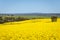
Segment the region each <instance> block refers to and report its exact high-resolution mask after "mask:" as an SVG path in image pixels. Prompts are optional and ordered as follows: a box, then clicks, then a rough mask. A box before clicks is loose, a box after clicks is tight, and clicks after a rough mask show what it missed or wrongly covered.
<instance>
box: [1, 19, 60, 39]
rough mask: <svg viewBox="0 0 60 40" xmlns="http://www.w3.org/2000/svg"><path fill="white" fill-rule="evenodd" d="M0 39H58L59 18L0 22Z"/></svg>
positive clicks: (59, 30) (59, 33) (59, 34)
mask: <svg viewBox="0 0 60 40" xmlns="http://www.w3.org/2000/svg"><path fill="white" fill-rule="evenodd" d="M0 40H60V18H58V20H57V22H51V19H50V18H49V19H31V20H26V21H20V22H19V21H18V22H6V23H4V24H0Z"/></svg>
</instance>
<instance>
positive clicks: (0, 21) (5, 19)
mask: <svg viewBox="0 0 60 40" xmlns="http://www.w3.org/2000/svg"><path fill="white" fill-rule="evenodd" d="M24 20H29V19H28V18H24V17H17V18H16V17H12V16H6V17H2V16H0V24H3V23H5V22H14V21H24Z"/></svg>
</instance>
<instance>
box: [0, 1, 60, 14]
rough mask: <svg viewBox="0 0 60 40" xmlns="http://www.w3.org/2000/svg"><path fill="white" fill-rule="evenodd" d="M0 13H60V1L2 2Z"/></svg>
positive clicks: (0, 2) (0, 3)
mask: <svg viewBox="0 0 60 40" xmlns="http://www.w3.org/2000/svg"><path fill="white" fill-rule="evenodd" d="M0 13H60V0H0Z"/></svg>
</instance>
